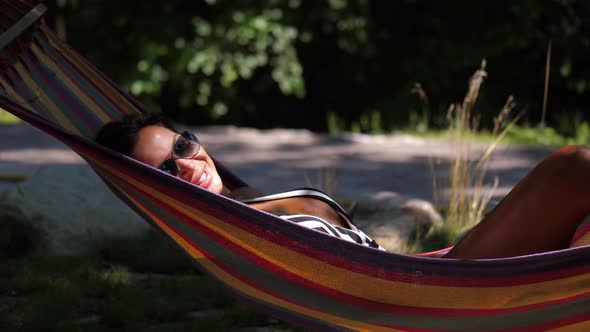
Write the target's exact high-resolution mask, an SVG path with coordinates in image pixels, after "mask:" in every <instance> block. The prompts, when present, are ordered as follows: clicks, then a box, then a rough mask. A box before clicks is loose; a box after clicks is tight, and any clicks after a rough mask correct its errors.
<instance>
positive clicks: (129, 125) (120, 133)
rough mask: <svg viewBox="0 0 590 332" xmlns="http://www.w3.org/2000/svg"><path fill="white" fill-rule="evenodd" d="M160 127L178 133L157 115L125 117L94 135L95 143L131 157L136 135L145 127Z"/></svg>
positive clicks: (107, 125) (108, 124)
mask: <svg viewBox="0 0 590 332" xmlns="http://www.w3.org/2000/svg"><path fill="white" fill-rule="evenodd" d="M153 125H160V126H163V127H165V128H168V129H170V130H172V131H174V132H178V131H177V130H176V129H175V128H174V127H173V126H172V125H171V124H170V122H168V121H167V120H166V118H164V117H163V116H162V115H161V114H158V113H147V114H134V115H127V116H125V117H124V118H122V119H121V120H119V121H113V122H109V123H107V124H105V125H104V126H103V127H102V128H100V130H99V131H98V133H97V134H96V139H95V141H96V142H97V143H98V144H100V145H102V146H105V147H107V148H109V149H111V150H115V151H118V152H120V153H122V154H125V155H128V156H129V155H131V153H132V152H133V149H134V148H135V144H137V134H138V133H139V131H140V130H141V129H143V128H145V127H147V126H153Z"/></svg>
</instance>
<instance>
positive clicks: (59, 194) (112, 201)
mask: <svg viewBox="0 0 590 332" xmlns="http://www.w3.org/2000/svg"><path fill="white" fill-rule="evenodd" d="M11 210H18V211H20V212H21V214H22V215H23V216H24V217H25V218H26V219H27V220H29V221H30V222H31V223H32V225H33V226H34V227H35V228H36V229H38V230H40V231H41V232H42V233H43V235H44V236H45V240H46V241H45V242H46V246H47V248H46V249H47V253H49V254H55V255H75V254H80V253H84V252H87V251H89V250H92V249H93V248H96V246H97V244H98V243H97V241H100V240H101V239H102V238H104V237H105V236H107V237H108V236H122V235H123V236H125V235H131V236H132V235H140V234H142V233H144V232H145V231H147V230H148V229H149V228H150V226H149V224H147V223H146V222H144V221H143V220H142V219H141V217H139V216H138V215H137V214H136V213H135V212H134V211H133V210H131V208H129V207H128V206H127V205H125V204H124V203H123V202H122V201H120V200H119V199H118V198H117V197H116V196H115V195H114V194H113V193H112V192H111V191H110V189H108V187H107V186H106V185H105V184H104V183H103V182H102V180H100V178H99V177H98V175H96V173H95V172H94V171H93V170H92V168H91V167H90V166H88V165H60V166H47V167H43V168H41V169H39V170H38V171H37V172H36V173H34V174H33V175H32V176H31V177H29V178H28V179H27V180H25V181H23V182H20V183H18V184H16V185H14V186H12V187H11V188H9V189H7V190H5V191H4V192H3V193H2V194H0V211H11Z"/></svg>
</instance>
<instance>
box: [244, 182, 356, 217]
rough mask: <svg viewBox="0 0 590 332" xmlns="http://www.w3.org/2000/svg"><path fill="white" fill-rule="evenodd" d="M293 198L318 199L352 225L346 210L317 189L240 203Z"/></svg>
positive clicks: (289, 192) (292, 191)
mask: <svg viewBox="0 0 590 332" xmlns="http://www.w3.org/2000/svg"><path fill="white" fill-rule="evenodd" d="M293 197H310V198H315V199H319V200H321V201H323V202H325V203H327V204H328V205H330V206H331V207H332V208H333V209H334V210H336V212H338V213H340V214H342V215H343V216H345V217H346V219H348V222H350V223H351V224H352V222H351V220H350V216H349V215H348V213H346V210H344V208H343V207H342V206H340V204H338V203H337V202H336V201H335V200H334V199H333V198H332V197H330V196H329V195H328V194H326V193H324V192H322V191H320V190H318V189H315V188H300V189H294V190H290V191H286V192H282V193H278V194H272V195H265V196H261V197H255V198H250V199H245V200H241V202H242V203H246V204H248V203H261V202H268V201H274V200H277V199H283V198H293Z"/></svg>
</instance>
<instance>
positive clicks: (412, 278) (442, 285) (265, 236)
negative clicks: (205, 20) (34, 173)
mask: <svg viewBox="0 0 590 332" xmlns="http://www.w3.org/2000/svg"><path fill="white" fill-rule="evenodd" d="M42 12H43V8H42V7H39V6H37V7H35V9H34V10H33V11H31V7H30V6H28V5H27V4H25V3H24V2H22V1H6V0H0V24H1V26H0V27H1V29H2V30H3V31H4V34H3V35H2V36H1V37H0V47H1V50H0V107H1V108H3V109H4V110H7V111H8V112H11V113H12V114H14V115H16V116H18V117H20V118H21V119H23V120H24V121H27V122H28V123H30V124H31V125H33V126H35V127H38V128H40V129H41V130H43V131H45V132H46V133H47V134H49V135H51V136H54V137H56V138H57V139H59V140H61V141H62V142H64V143H65V144H67V145H68V146H69V147H70V148H71V149H73V150H74V151H76V152H77V153H78V154H80V156H82V157H83V158H84V159H85V160H86V161H87V162H88V163H89V164H90V165H91V166H92V167H93V168H94V170H95V171H96V173H97V174H98V175H99V176H100V177H101V178H102V179H103V180H104V181H105V183H107V185H108V186H109V187H110V188H111V189H112V191H113V192H114V193H115V194H116V195H117V196H118V197H119V198H120V199H121V200H123V201H124V202H126V203H127V204H128V205H129V206H130V207H132V208H133V209H134V210H135V211H136V212H137V213H138V214H140V215H141V216H142V217H143V218H144V219H145V220H146V221H147V222H148V223H150V224H151V225H152V226H153V227H155V228H156V229H158V230H160V231H161V233H162V234H163V235H164V236H166V237H167V238H169V239H171V240H172V241H173V242H174V243H175V244H176V245H177V246H178V248H179V249H181V250H182V251H183V252H184V253H186V254H188V255H189V256H190V257H191V258H192V259H193V261H194V262H195V263H196V265H197V266H198V267H200V268H201V269H202V270H204V271H205V272H206V273H207V274H209V275H210V276H211V277H212V278H214V279H216V280H218V281H219V282H220V283H221V284H223V285H225V286H226V287H227V288H228V289H229V290H230V291H232V292H233V293H234V294H235V295H236V296H237V297H239V298H241V299H243V300H245V301H247V302H249V303H250V304H251V305H252V306H254V307H256V308H259V309H260V310H263V311H265V312H266V313H269V314H272V315H275V316H277V317H279V318H281V319H285V320H287V321H291V322H294V323H296V324H299V325H303V326H306V327H309V328H311V329H316V330H322V331H324V330H336V331H351V330H360V331H467V330H470V331H473V330H478V331H497V330H502V331H540V330H551V329H559V330H565V331H584V330H590V247H587V246H584V245H585V244H588V243H590V236H587V234H590V232H588V230H590V225H589V224H590V223H587V224H586V225H582V226H580V231H579V232H578V233H577V234H576V236H575V238H574V241H575V242H576V243H575V244H574V245H575V246H576V248H570V249H566V250H560V251H555V252H548V253H543V254H536V255H529V256H521V257H514V258H505V259H489V260H453V259H440V258H432V257H428V255H424V256H407V255H397V254H393V253H387V252H383V251H379V250H375V249H371V248H367V247H362V246H360V245H357V244H353V243H349V242H345V241H342V240H338V239H336V238H333V237H330V236H327V235H325V234H323V233H320V232H315V231H313V230H309V229H306V228H304V227H301V226H298V225H296V224H293V223H290V222H287V221H284V220H282V219H279V218H277V217H275V216H273V215H270V214H268V213H265V212H261V211H258V210H255V209H252V208H250V207H248V206H247V205H244V204H242V203H239V202H237V201H233V200H231V199H229V198H227V197H224V196H221V195H216V194H214V193H211V192H208V191H206V190H203V189H201V188H199V187H196V186H194V185H192V184H190V183H187V182H184V181H182V180H179V179H177V178H175V177H172V176H170V175H168V174H165V173H163V172H161V171H159V170H157V169H155V168H152V167H149V166H146V165H144V164H142V163H140V162H137V161H135V160H132V159H130V158H128V157H126V156H123V155H121V154H119V153H115V152H113V151H110V150H108V149H105V148H103V147H101V146H98V145H97V144H95V143H94V142H93V141H92V138H93V137H94V134H95V132H96V131H97V130H98V129H99V128H100V126H101V125H103V124H104V123H106V122H109V121H111V120H113V119H117V118H120V117H121V116H123V115H125V114H132V113H138V112H144V111H145V110H144V109H143V108H142V106H141V105H140V104H139V103H138V102H137V101H135V100H134V99H133V98H132V97H131V96H130V95H128V94H127V93H125V92H124V91H122V90H121V89H120V88H118V87H117V86H116V85H115V84H114V83H113V82H111V81H110V80H109V79H108V78H107V77H105V76H104V75H103V74H101V73H100V72H99V71H98V70H96V69H95V68H94V67H93V66H92V65H91V64H89V63H88V62H87V61H86V60H85V59H83V58H82V57H81V56H80V55H78V54H77V53H76V52H75V51H74V50H72V49H71V48H70V47H69V46H67V45H66V44H64V43H63V42H61V41H60V40H58V39H57V38H56V37H55V35H54V34H53V33H52V32H51V31H50V30H49V29H48V28H47V27H46V26H45V25H44V24H43V21H42V18H41V16H42V15H41V14H42ZM219 167H220V172H221V173H222V176H223V177H224V182H225V183H226V184H227V185H228V188H230V189H231V188H234V187H240V186H243V185H244V182H242V181H241V180H240V179H239V178H238V177H236V176H235V175H233V174H232V173H231V172H229V171H228V170H227V169H225V168H223V167H222V166H221V165H220V166H219Z"/></svg>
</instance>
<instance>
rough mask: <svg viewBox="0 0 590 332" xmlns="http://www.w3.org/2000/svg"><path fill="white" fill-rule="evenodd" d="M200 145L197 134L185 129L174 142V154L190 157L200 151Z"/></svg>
mask: <svg viewBox="0 0 590 332" xmlns="http://www.w3.org/2000/svg"><path fill="white" fill-rule="evenodd" d="M199 149H200V145H199V141H198V140H197V136H195V134H193V133H191V132H188V131H185V132H183V133H182V134H181V136H178V139H177V140H176V143H175V144H174V154H175V155H177V156H179V157H182V158H190V157H192V156H194V155H196V154H197V153H199Z"/></svg>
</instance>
